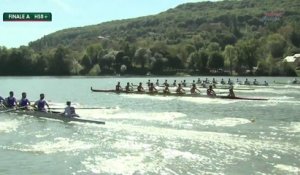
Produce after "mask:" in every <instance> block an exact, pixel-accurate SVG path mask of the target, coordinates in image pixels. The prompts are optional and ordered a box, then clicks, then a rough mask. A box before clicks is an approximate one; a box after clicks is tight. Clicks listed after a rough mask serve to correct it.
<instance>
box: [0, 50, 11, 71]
mask: <svg viewBox="0 0 300 175" xmlns="http://www.w3.org/2000/svg"><path fill="white" fill-rule="evenodd" d="M8 57H9V50H8V49H7V48H6V47H1V46H0V75H7V73H8V71H9V69H10V67H9V66H8V65H7V60H8Z"/></svg>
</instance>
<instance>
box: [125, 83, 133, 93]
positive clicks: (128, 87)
mask: <svg viewBox="0 0 300 175" xmlns="http://www.w3.org/2000/svg"><path fill="white" fill-rule="evenodd" d="M131 90H132V86H131V85H130V83H129V82H128V83H127V85H126V86H125V91H126V92H131Z"/></svg>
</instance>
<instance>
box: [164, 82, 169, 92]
mask: <svg viewBox="0 0 300 175" xmlns="http://www.w3.org/2000/svg"><path fill="white" fill-rule="evenodd" d="M163 92H164V93H165V94H169V93H170V89H169V85H168V84H167V85H166V86H165V88H164V90H163Z"/></svg>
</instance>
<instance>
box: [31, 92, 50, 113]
mask: <svg viewBox="0 0 300 175" xmlns="http://www.w3.org/2000/svg"><path fill="white" fill-rule="evenodd" d="M45 105H46V106H47V107H48V110H50V107H49V105H48V103H47V102H46V100H45V94H40V99H39V100H38V101H36V102H35V103H34V107H36V108H37V110H38V111H40V112H47V110H46V109H45Z"/></svg>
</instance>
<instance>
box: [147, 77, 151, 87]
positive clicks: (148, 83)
mask: <svg viewBox="0 0 300 175" xmlns="http://www.w3.org/2000/svg"><path fill="white" fill-rule="evenodd" d="M146 84H147V85H148V87H150V84H151V82H150V79H149V80H148V82H147V83H146Z"/></svg>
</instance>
